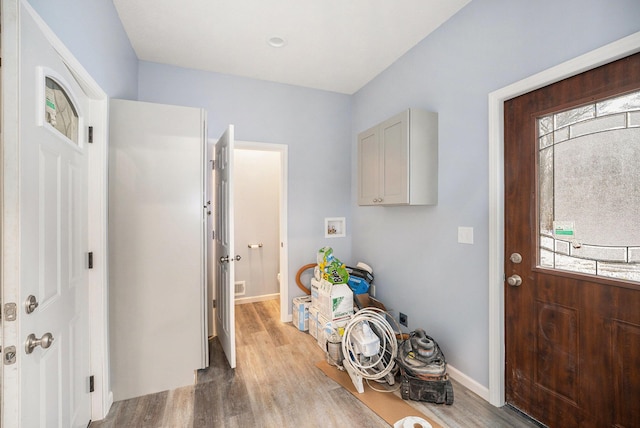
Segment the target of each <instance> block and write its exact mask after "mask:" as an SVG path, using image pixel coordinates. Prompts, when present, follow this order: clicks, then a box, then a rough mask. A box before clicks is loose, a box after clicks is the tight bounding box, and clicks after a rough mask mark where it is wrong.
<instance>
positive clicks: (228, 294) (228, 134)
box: [214, 125, 236, 368]
mask: <svg viewBox="0 0 640 428" xmlns="http://www.w3.org/2000/svg"><path fill="white" fill-rule="evenodd" d="M233 146H234V137H233V125H229V128H228V129H227V130H226V131H225V133H224V134H222V136H221V137H220V139H219V140H218V142H217V143H216V157H215V164H216V165H215V175H216V192H215V193H216V202H217V203H216V206H215V207H214V209H215V212H216V226H217V227H216V229H215V234H216V259H217V260H216V264H217V268H216V302H217V305H216V307H217V310H216V330H217V332H218V339H219V340H220V343H221V344H222V349H224V353H225V355H226V356H227V360H228V361H229V365H230V366H231V368H235V367H236V327H235V319H236V318H235V301H234V300H235V299H234V297H235V293H234V291H235V285H234V282H235V269H234V263H233V262H234V260H235V257H236V256H235V248H234V236H233V227H234V225H233V182H232V181H233Z"/></svg>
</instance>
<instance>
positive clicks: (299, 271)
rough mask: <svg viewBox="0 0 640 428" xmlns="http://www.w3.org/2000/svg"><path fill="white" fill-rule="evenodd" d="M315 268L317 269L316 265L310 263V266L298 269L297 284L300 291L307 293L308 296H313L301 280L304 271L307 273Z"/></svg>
mask: <svg viewBox="0 0 640 428" xmlns="http://www.w3.org/2000/svg"><path fill="white" fill-rule="evenodd" d="M315 267H316V263H309V264H308V265H304V266H302V267H301V268H300V269H298V273H296V284H298V287H299V288H300V290H302V291H304V292H305V293H307V295H310V294H311V290H310V289H309V288H307V287H305V286H304V284H303V283H302V281H301V280H300V277H301V276H302V274H303V272H304V271H306V270H307V269H313V268H315Z"/></svg>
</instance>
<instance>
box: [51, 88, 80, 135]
mask: <svg viewBox="0 0 640 428" xmlns="http://www.w3.org/2000/svg"><path fill="white" fill-rule="evenodd" d="M45 86H46V87H45V110H44V120H45V122H46V123H48V124H49V125H51V126H52V127H53V128H54V129H55V130H56V131H58V132H60V133H61V134H62V135H64V136H65V137H67V138H68V139H69V140H71V141H72V142H73V143H75V144H78V112H77V110H76V108H75V106H74V105H73V103H72V102H71V99H70V98H69V95H68V94H67V93H66V92H65V90H64V88H63V87H62V86H60V85H59V84H58V83H57V82H56V81H55V80H53V79H52V78H50V77H46V78H45Z"/></svg>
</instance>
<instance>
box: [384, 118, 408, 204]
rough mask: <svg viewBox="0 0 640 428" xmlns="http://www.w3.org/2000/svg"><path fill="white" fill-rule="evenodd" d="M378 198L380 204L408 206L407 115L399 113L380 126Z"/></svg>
mask: <svg viewBox="0 0 640 428" xmlns="http://www.w3.org/2000/svg"><path fill="white" fill-rule="evenodd" d="M379 132H380V152H381V153H380V154H381V158H380V171H381V175H380V178H381V182H380V196H379V197H380V198H381V199H382V201H381V204H383V205H396V204H408V203H409V156H408V151H409V139H408V137H409V136H408V132H409V112H408V111H405V112H402V113H400V114H398V115H396V116H394V117H392V118H391V119H389V120H386V121H384V122H382V124H380V126H379Z"/></svg>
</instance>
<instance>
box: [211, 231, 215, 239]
mask: <svg viewBox="0 0 640 428" xmlns="http://www.w3.org/2000/svg"><path fill="white" fill-rule="evenodd" d="M211 239H213V240H214V241H215V240H216V231H215V230H212V231H211Z"/></svg>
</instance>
